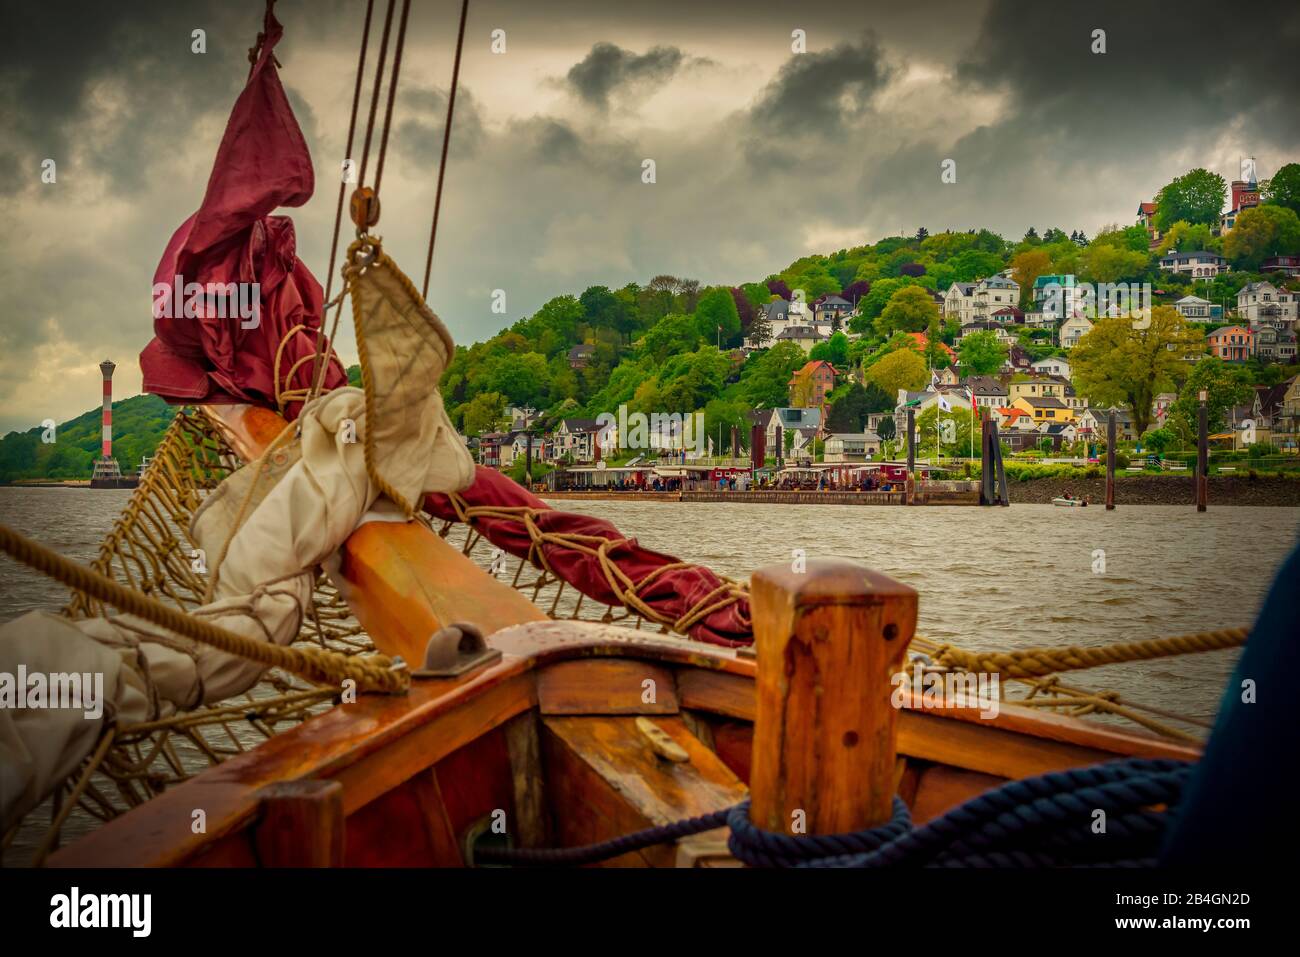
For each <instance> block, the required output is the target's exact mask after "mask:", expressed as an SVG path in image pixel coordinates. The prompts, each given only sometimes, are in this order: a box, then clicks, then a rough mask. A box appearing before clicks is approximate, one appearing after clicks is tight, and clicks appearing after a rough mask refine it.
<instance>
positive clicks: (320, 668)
mask: <svg viewBox="0 0 1300 957" xmlns="http://www.w3.org/2000/svg"><path fill="white" fill-rule="evenodd" d="M0 550H3V551H5V552H7V553H8V554H9V555H11V556H12V557H13V558H15V559H17V560H18V561H20V562H22V563H23V564H24V565H29V566H31V567H32V568H34V569H36V570H37V571H39V572H41V573H42V574H45V575H48V576H49V577H51V578H54V579H57V580H58V581H61V582H62V583H63V584H65V585H67V586H68V587H69V588H73V589H75V590H77V591H82V592H85V593H87V594H89V595H91V596H93V597H95V598H98V599H99V600H100V601H103V602H105V603H107V604H109V605H113V606H114V607H116V608H118V609H120V610H122V611H124V612H126V613H128V614H131V615H135V616H137V617H139V618H143V619H144V620H145V621H149V622H152V623H153V624H155V625H159V626H161V627H163V628H166V629H168V630H169V631H173V632H175V633H176V634H178V635H181V636H183V637H185V638H189V639H191V640H192V641H197V642H201V643H202V644H205V645H209V646H211V647H213V648H216V649H217V650H218V651H223V652H225V653H226V654H230V655H237V656H239V657H241V658H245V659H247V660H249V661H252V662H256V663H257V664H260V665H263V666H265V667H267V668H281V669H283V670H284V671H288V672H291V673H293V674H296V675H299V676H301V677H303V678H306V679H307V680H308V681H313V682H315V683H317V684H324V685H333V686H338V685H341V684H342V683H343V681H345V680H347V679H352V680H353V681H355V682H356V684H357V687H358V688H359V689H361V690H363V691H384V692H398V691H405V690H406V689H407V688H408V687H409V686H410V682H411V676H410V672H409V671H407V669H406V667H405V665H402V666H401V667H397V666H395V663H394V662H393V661H392V660H391V659H389V658H387V657H385V656H383V655H374V656H367V657H364V658H362V657H358V656H353V655H344V654H341V653H339V652H336V651H330V650H327V649H324V648H311V647H307V648H298V647H284V646H281V645H276V644H272V643H271V642H269V641H257V640H255V639H252V638H247V637H245V636H243V635H240V634H236V633H235V632H233V631H230V630H228V629H226V628H222V627H221V626H219V625H214V624H212V623H211V622H207V621H203V620H202V619H200V618H196V617H194V616H193V615H189V614H186V613H185V612H183V611H181V610H179V609H177V608H173V607H171V606H170V605H165V604H163V603H162V602H160V601H156V600H154V599H152V598H149V597H148V596H146V595H142V594H141V593H140V592H138V591H134V590H132V589H130V588H127V587H126V586H125V585H121V584H118V583H117V582H115V581H113V579H111V578H107V577H105V576H104V575H102V574H100V573H99V572H97V571H95V570H94V569H91V568H87V567H86V566H84V565H79V564H77V563H76V562H74V561H72V560H70V559H68V558H65V557H63V556H62V555H60V554H58V553H57V552H54V551H52V550H50V549H48V548H46V547H45V546H44V545H40V544H38V543H37V542H34V541H32V540H31V539H29V538H27V537H26V536H25V535H22V534H20V533H19V532H16V531H14V530H13V529H12V528H10V527H9V526H7V525H0Z"/></svg>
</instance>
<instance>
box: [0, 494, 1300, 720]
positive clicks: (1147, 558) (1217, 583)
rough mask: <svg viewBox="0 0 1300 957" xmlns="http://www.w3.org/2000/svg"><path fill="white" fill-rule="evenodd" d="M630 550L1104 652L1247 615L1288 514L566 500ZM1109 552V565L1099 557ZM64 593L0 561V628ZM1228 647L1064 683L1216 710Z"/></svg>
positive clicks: (943, 628)
mask: <svg viewBox="0 0 1300 957" xmlns="http://www.w3.org/2000/svg"><path fill="white" fill-rule="evenodd" d="M130 495H131V492H130V491H129V490H107V489H103V490H101V489H88V488H0V522H3V523H5V524H7V525H10V526H12V527H14V528H17V529H18V530H20V531H22V532H25V533H26V534H29V535H31V536H32V537H34V538H36V539H37V540H39V541H41V542H43V543H44V544H46V545H49V546H51V547H53V548H55V549H56V550H58V551H60V552H62V553H64V554H66V555H68V556H70V557H72V558H74V559H77V560H78V561H83V562H85V561H89V560H91V559H92V558H94V556H95V555H96V553H97V549H98V545H99V542H100V540H101V539H102V538H103V536H104V535H105V534H106V533H107V532H108V531H109V529H110V528H111V526H112V523H113V521H114V520H115V519H116V518H117V516H118V514H119V513H120V511H121V509H122V507H123V506H124V505H125V504H126V502H127V501H128V499H129V498H130ZM555 504H556V506H557V507H560V508H564V509H567V510H570V511H575V512H583V513H586V514H591V515H597V516H601V517H604V518H607V519H609V520H611V521H612V522H614V524H615V525H617V526H618V527H619V528H620V529H622V531H623V532H624V533H625V534H627V535H629V536H633V537H635V538H637V539H639V540H640V542H641V543H642V544H643V545H646V546H647V547H650V548H653V549H657V550H660V551H664V552H668V553H670V554H674V555H677V556H678V557H680V558H682V559H685V560H688V561H692V562H698V563H700V564H704V565H707V566H709V567H711V568H713V569H714V570H716V571H718V572H720V573H722V574H725V575H728V576H731V577H733V578H741V579H743V578H746V577H748V575H749V573H750V572H751V571H752V570H754V569H756V568H761V567H762V566H764V565H769V564H775V563H789V562H791V561H792V560H793V558H794V557H795V556H794V550H795V549H802V550H803V551H804V553H805V555H806V557H807V558H808V559H815V558H829V557H838V558H848V559H853V560H855V561H858V562H862V563H864V564H866V565H868V566H870V567H872V568H875V569H877V570H879V571H882V572H884V573H886V574H888V575H891V576H893V577H894V578H897V579H898V580H900V581H902V582H905V583H907V584H908V585H911V586H912V587H913V588H915V589H917V591H918V592H919V593H920V596H921V600H920V624H919V627H918V632H919V633H920V634H923V635H925V636H927V637H929V638H933V639H938V640H945V641H946V640H951V641H953V642H954V643H958V644H961V645H963V646H964V647H967V648H980V649H1015V648H1027V647H1033V646H1060V645H1071V644H1078V645H1099V644H1104V643H1107V642H1113V641H1120V640H1136V639H1140V638H1148V637H1157V636H1161V635H1174V634H1183V633H1187V632H1193V631H1202V630H1207V629H1212V628H1222V627H1229V626H1233V625H1246V624H1249V623H1250V622H1251V621H1252V620H1253V619H1254V616H1255V614H1256V612H1257V610H1258V608H1259V605H1260V602H1261V600H1262V599H1263V596H1264V594H1265V591H1266V590H1267V588H1268V585H1269V583H1270V581H1271V579H1272V576H1273V574H1274V573H1275V571H1276V569H1277V567H1278V566H1279V564H1280V563H1281V561H1282V560H1283V559H1284V558H1285V556H1286V555H1287V553H1288V552H1289V551H1290V549H1291V548H1292V547H1293V546H1294V545H1295V543H1296V536H1297V531H1298V530H1300V509H1296V508H1243V507H1235V508H1234V507H1226V506H1225V507H1219V508H1215V507H1213V506H1211V508H1210V510H1209V511H1208V512H1206V513H1204V514H1197V512H1196V511H1195V510H1194V509H1193V508H1192V507H1191V506H1187V507H1175V506H1156V505H1151V506H1140V505H1125V506H1120V507H1119V508H1118V509H1116V510H1115V511H1113V512H1107V511H1105V510H1104V509H1103V508H1101V507H1099V506H1098V507H1090V508H1086V509H1079V508H1055V507H1053V506H1050V505H1013V506H1012V507H1010V508H962V507H948V508H944V507H924V508H890V507H883V506H882V507H865V506H851V505H843V506H841V505H789V506H781V505H759V504H744V503H739V504H731V503H717V504H713V503H680V502H679V503H664V502H636V501H564V502H556V503H555ZM1103 559H1104V568H1103V564H1102V560H1103ZM65 598H66V596H65V592H64V590H63V588H62V587H61V586H59V585H58V584H56V583H53V582H50V581H48V580H45V579H43V578H41V577H40V576H38V575H36V574H35V573H34V572H31V571H29V570H28V569H26V568H25V567H22V566H19V565H17V564H16V563H14V562H13V561H11V560H10V559H9V558H7V557H4V556H0V620H8V619H11V618H14V617H17V616H18V615H20V614H23V613H24V612H27V611H30V610H32V609H34V608H58V607H60V606H61V605H62V604H63V602H64V601H65ZM1235 657H1236V656H1235V653H1225V652H1213V653H1209V654H1203V655H1189V656H1183V657H1180V658H1170V659H1164V660H1161V661H1153V662H1141V663H1136V664H1132V665H1121V666H1109V667H1105V668H1099V669H1095V670H1094V671H1092V672H1089V673H1088V674H1087V675H1086V677H1085V676H1079V677H1078V678H1077V680H1076V679H1072V680H1074V681H1075V683H1077V684H1082V685H1085V686H1092V687H1105V688H1111V689H1114V690H1116V691H1118V692H1120V693H1121V694H1123V695H1124V696H1126V697H1131V698H1132V699H1134V700H1137V701H1141V702H1144V703H1147V704H1151V705H1155V706H1158V707H1162V708H1166V709H1169V710H1172V711H1177V712H1179V713H1182V714H1187V715H1190V716H1196V717H1202V718H1206V717H1209V716H1212V715H1213V713H1214V711H1215V708H1216V706H1217V702H1218V699H1219V696H1220V694H1221V692H1222V689H1223V686H1224V682H1225V681H1226V679H1227V676H1228V674H1229V673H1230V671H1231V667H1232V664H1233V662H1234V661H1235Z"/></svg>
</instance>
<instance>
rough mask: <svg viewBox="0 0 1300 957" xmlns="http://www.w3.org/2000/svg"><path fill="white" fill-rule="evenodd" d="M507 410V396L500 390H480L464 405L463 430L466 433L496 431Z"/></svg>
mask: <svg viewBox="0 0 1300 957" xmlns="http://www.w3.org/2000/svg"><path fill="white" fill-rule="evenodd" d="M505 411H506V397H505V396H503V395H502V394H501V393H500V392H480V393H479V394H478V395H476V396H474V398H472V399H470V400H469V402H467V403H466V404H465V406H464V412H463V422H464V425H463V427H462V431H463V432H464V433H465V434H466V435H482V434H483V433H484V432H495V431H496V428H497V426H498V425H499V424H500V422H501V419H502V418H503V417H504V416H505Z"/></svg>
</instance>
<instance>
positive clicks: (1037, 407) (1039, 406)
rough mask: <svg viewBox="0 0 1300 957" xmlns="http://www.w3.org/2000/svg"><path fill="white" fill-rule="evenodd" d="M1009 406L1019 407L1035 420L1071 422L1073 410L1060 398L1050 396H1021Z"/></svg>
mask: <svg viewBox="0 0 1300 957" xmlns="http://www.w3.org/2000/svg"><path fill="white" fill-rule="evenodd" d="M1011 408H1013V409H1019V410H1020V411H1021V412H1024V413H1025V414H1026V415H1029V416H1032V417H1033V420H1034V421H1035V422H1049V423H1050V422H1073V421H1074V410H1073V409H1071V408H1070V407H1069V406H1068V405H1066V404H1065V403H1064V402H1062V401H1061V400H1060V399H1056V398H1053V397H1051V396H1047V397H1042V396H1029V397H1025V396H1021V397H1020V398H1019V399H1016V400H1015V401H1014V402H1012V403H1011Z"/></svg>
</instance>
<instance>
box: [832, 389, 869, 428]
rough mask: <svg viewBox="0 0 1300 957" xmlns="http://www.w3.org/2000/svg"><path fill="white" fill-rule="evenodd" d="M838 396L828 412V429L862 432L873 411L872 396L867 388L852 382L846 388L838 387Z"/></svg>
mask: <svg viewBox="0 0 1300 957" xmlns="http://www.w3.org/2000/svg"><path fill="white" fill-rule="evenodd" d="M836 392H837V393H838V395H837V397H836V398H835V400H834V401H833V402H831V406H830V410H829V411H828V412H827V413H826V431H828V432H861V431H862V429H863V426H864V425H865V424H866V421H867V414H868V413H869V412H870V411H871V408H870V406H871V397H870V396H869V395H868V393H867V390H866V389H865V388H863V387H862V386H861V385H859V384H858V383H856V382H852V383H850V384H849V385H848V387H847V388H845V389H844V390H842V391H841V390H839V389H837V390H836Z"/></svg>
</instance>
